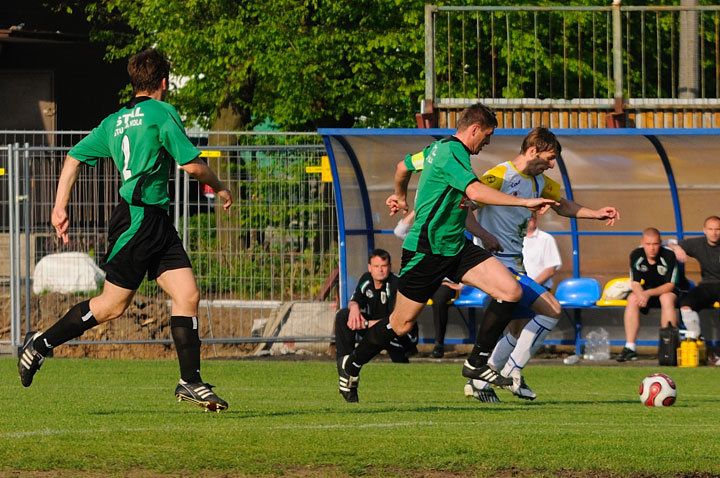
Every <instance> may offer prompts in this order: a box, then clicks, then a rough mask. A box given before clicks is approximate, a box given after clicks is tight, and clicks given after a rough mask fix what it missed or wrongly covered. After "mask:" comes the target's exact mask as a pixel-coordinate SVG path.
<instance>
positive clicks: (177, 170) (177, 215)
mask: <svg viewBox="0 0 720 478" xmlns="http://www.w3.org/2000/svg"><path fill="white" fill-rule="evenodd" d="M181 170H182V166H180V165H179V164H178V165H176V167H175V210H174V214H173V215H174V221H175V230H176V231H178V232H179V231H180V171H181Z"/></svg>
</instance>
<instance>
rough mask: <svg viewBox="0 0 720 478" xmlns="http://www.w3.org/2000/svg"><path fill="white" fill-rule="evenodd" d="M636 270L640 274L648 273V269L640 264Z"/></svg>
mask: <svg viewBox="0 0 720 478" xmlns="http://www.w3.org/2000/svg"><path fill="white" fill-rule="evenodd" d="M638 270H639V271H640V272H647V271H648V268H647V266H646V265H645V264H640V265H639V266H638Z"/></svg>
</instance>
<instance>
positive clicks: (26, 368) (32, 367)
mask: <svg viewBox="0 0 720 478" xmlns="http://www.w3.org/2000/svg"><path fill="white" fill-rule="evenodd" d="M41 334H42V332H28V333H27V335H25V345H23V348H22V353H21V354H20V358H19V359H18V373H19V374H20V381H21V382H22V384H23V387H29V386H30V384H32V381H33V377H34V376H35V372H37V371H38V370H40V366H41V365H42V364H43V362H44V361H45V357H43V356H42V355H40V354H39V353H38V352H37V351H35V339H36V338H37V337H39V336H40V335H41Z"/></svg>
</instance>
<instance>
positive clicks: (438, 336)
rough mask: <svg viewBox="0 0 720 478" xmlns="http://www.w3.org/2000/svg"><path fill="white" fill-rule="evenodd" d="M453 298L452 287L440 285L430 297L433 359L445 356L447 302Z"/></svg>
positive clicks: (453, 291)
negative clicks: (433, 331) (431, 302)
mask: <svg viewBox="0 0 720 478" xmlns="http://www.w3.org/2000/svg"><path fill="white" fill-rule="evenodd" d="M454 296H455V290H454V289H453V288H452V287H448V286H446V285H444V284H443V285H441V286H440V287H438V289H437V290H436V291H435V293H434V294H433V296H432V301H433V304H432V311H433V323H434V325H435V347H434V348H433V351H432V356H433V357H434V358H442V357H443V356H444V355H445V332H446V331H447V323H448V308H449V306H448V302H449V301H450V299H452V298H453V297H454Z"/></svg>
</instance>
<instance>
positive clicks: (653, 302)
mask: <svg viewBox="0 0 720 478" xmlns="http://www.w3.org/2000/svg"><path fill="white" fill-rule="evenodd" d="M661 307H662V304H660V297H658V296H656V295H654V296H652V297H650V298H649V299H648V303H647V305H646V306H645V307H640V313H641V314H643V315H647V313H648V312H649V311H650V309H659V308H661Z"/></svg>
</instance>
